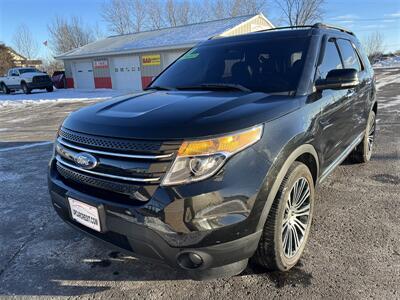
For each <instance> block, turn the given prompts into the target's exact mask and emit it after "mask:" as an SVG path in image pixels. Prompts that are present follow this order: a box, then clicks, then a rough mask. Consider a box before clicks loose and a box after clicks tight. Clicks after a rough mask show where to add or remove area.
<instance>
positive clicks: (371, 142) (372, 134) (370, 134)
mask: <svg viewBox="0 0 400 300" xmlns="http://www.w3.org/2000/svg"><path fill="white" fill-rule="evenodd" d="M371 123H372V124H371V125H370V129H369V132H368V153H371V152H372V147H373V145H374V139H375V126H376V123H375V118H373V119H372V120H371Z"/></svg>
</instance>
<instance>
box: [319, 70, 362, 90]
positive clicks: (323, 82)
mask: <svg viewBox="0 0 400 300" xmlns="http://www.w3.org/2000/svg"><path fill="white" fill-rule="evenodd" d="M359 83H360V81H359V80H358V73H357V70H356V69H337V70H331V71H329V72H328V74H327V75H326V79H320V80H317V81H316V82H315V88H316V89H317V90H318V91H322V90H328V89H330V90H342V89H350V88H353V87H356V86H357V85H359Z"/></svg>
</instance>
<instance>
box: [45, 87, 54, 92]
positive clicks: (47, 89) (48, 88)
mask: <svg viewBox="0 0 400 300" xmlns="http://www.w3.org/2000/svg"><path fill="white" fill-rule="evenodd" d="M53 90H54V89H53V87H52V86H49V87H47V88H46V91H48V92H49V93H50V92H52V91H53Z"/></svg>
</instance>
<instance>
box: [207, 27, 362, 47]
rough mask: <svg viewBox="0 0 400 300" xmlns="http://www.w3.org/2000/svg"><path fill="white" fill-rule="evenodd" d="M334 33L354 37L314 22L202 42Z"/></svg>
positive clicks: (348, 33)
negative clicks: (312, 23)
mask: <svg viewBox="0 0 400 300" xmlns="http://www.w3.org/2000/svg"><path fill="white" fill-rule="evenodd" d="M324 34H334V35H336V36H341V37H346V38H347V39H351V40H353V39H355V36H354V33H352V32H351V31H349V30H347V29H345V28H342V27H337V26H331V25H327V24H322V23H316V24H314V25H304V26H287V27H275V28H271V29H266V30H261V31H256V32H251V33H246V34H242V35H235V36H230V37H219V36H216V37H213V38H211V39H210V40H208V41H206V42H204V43H202V44H203V45H207V44H218V43H225V42H235V41H237V42H240V41H251V40H259V39H262V38H268V39H274V38H299V37H308V36H311V35H324Z"/></svg>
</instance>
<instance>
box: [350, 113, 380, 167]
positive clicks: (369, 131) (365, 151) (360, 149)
mask: <svg viewBox="0 0 400 300" xmlns="http://www.w3.org/2000/svg"><path fill="white" fill-rule="evenodd" d="M375 129H376V116H375V112H374V111H371V112H370V114H369V117H368V122H367V127H366V128H365V133H364V137H363V139H362V141H361V143H360V144H359V145H358V146H357V147H356V148H354V150H353V151H352V152H351V159H352V160H353V161H354V162H356V163H366V162H369V161H370V160H371V156H372V150H373V146H374V141H375V131H376V130H375Z"/></svg>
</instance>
